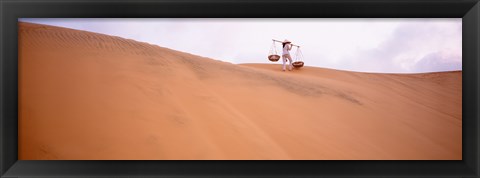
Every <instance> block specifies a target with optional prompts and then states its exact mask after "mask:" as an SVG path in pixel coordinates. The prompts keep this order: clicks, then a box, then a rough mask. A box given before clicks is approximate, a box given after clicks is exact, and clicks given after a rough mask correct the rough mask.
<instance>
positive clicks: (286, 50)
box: [282, 44, 292, 55]
mask: <svg viewBox="0 0 480 178" xmlns="http://www.w3.org/2000/svg"><path fill="white" fill-rule="evenodd" d="M291 49H292V46H291V44H286V45H285V47H283V53H282V55H285V54H290V52H288V51H290V50H291Z"/></svg>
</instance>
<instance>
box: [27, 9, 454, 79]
mask: <svg viewBox="0 0 480 178" xmlns="http://www.w3.org/2000/svg"><path fill="white" fill-rule="evenodd" d="M19 21H22V22H32V23H39V24H46V25H53V26H61V27H67V28H72V29H78V30H85V31H90V32H96V33H102V34H107V35H113V36H119V37H123V38H128V39H133V40H136V41H142V42H147V43H150V44H153V45H158V46H162V47H166V48H170V49H174V50H178V51H183V52H188V53H191V54H196V55H200V56H204V57H209V58H213V59H217V60H222V61H225V62H230V63H234V64H239V63H274V62H271V61H269V60H268V58H267V56H268V55H269V53H270V48H271V47H272V43H273V41H272V39H276V40H281V41H283V40H285V39H288V40H289V41H292V43H293V44H297V45H300V51H301V53H302V54H303V58H301V60H303V61H304V62H305V65H306V66H315V67H323V68H332V69H339V70H348V71H358V72H375V73H424V72H438V71H453V70H462V19H461V18H431V19H428V18H408V19H406V18H405V19H392V18H354V19H345V18H305V19H297V18H283V19H281V18H275V19H258V18H251V19H233V18H229V19H222V18H215V19H201V18H193V19H188V18H170V19H169V18H148V19H138V18H132V19H129V18H126V19H100V18H87V19H85V18H22V19H19ZM276 48H277V51H278V52H279V53H281V44H280V43H277V44H276ZM296 51H297V48H296V47H294V48H293V49H292V51H291V54H292V57H293V58H294V59H295V56H296ZM280 55H281V54H280ZM276 63H277V64H278V63H281V62H280V61H278V62H276Z"/></svg>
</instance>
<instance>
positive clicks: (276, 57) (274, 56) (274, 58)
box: [268, 54, 280, 62]
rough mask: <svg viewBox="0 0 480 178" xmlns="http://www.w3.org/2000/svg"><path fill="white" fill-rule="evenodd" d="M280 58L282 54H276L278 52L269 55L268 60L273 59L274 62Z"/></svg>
mask: <svg viewBox="0 0 480 178" xmlns="http://www.w3.org/2000/svg"><path fill="white" fill-rule="evenodd" d="M279 59H280V56H279V55H276V54H272V55H269V56H268V60H270V61H272V62H276V61H278V60H279Z"/></svg>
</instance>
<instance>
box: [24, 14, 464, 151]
mask: <svg viewBox="0 0 480 178" xmlns="http://www.w3.org/2000/svg"><path fill="white" fill-rule="evenodd" d="M259 60H266V59H263V58H262V59H259ZM307 65H308V63H307ZM280 68H281V67H280V65H278V64H241V65H234V64H230V63H226V62H221V61H218V60H214V59H209V58H204V57H200V56H196V55H192V54H187V53H182V52H179V51H175V50H171V49H167V48H163V47H159V46H155V45H150V44H147V43H142V42H137V41H133V40H128V39H123V38H120V37H113V36H107V35H102V34H96V33H91V32H85V31H78V30H72V29H66V28H59V27H52V26H45V25H37V24H30V23H22V22H21V23H19V159H21V160H32V159H33V160H34V159H60V160H83V159H93V160H103V159H109V160H110V159H111V160H113V159H121V160H125V159H138V160H143V159H155V160H158V159H160V160H163V159H180V160H184V159H234V160H237V159H282V160H283V159H302V160H303V159H321V160H332V159H336V160H345V159H347V160H365V159H367V160H369V159H373V160H378V159H387V160H412V159H413V160H422V159H435V160H445V159H455V160H460V159H462V152H461V150H462V147H461V145H462V135H461V132H462V130H461V128H462V112H461V111H462V93H461V91H462V83H461V81H462V72H461V71H456V72H439V73H427V74H372V73H359V72H349V71H340V70H333V69H325V68H316V67H308V66H307V67H304V68H302V69H300V70H295V71H293V72H282V71H280V70H279V69H280Z"/></svg>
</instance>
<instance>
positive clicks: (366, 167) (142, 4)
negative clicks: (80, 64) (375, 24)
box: [0, 0, 480, 177]
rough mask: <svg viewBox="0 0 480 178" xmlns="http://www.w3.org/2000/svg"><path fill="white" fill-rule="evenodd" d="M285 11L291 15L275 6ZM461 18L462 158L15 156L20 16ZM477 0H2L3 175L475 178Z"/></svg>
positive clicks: (0, 135) (478, 164) (0, 92)
mask: <svg viewBox="0 0 480 178" xmlns="http://www.w3.org/2000/svg"><path fill="white" fill-rule="evenodd" d="M287 9H288V10H289V11H290V13H282V14H280V13H279V12H280V11H284V10H287ZM32 17H33V18H35V17H37V18H46V17H49V18H54V17H63V18H67V17H68V18H89V17H91V18H93V17H101V18H127V17H128V18H140V17H142V18H151V17H157V18H159V17H164V18H187V17H188V18H218V17H221V18H462V22H463V25H462V46H463V49H462V53H463V63H462V65H463V66H462V71H463V73H462V74H463V76H462V83H463V87H462V94H463V98H462V106H463V110H462V117H463V118H462V120H463V121H462V126H463V130H462V134H463V141H462V142H463V146H462V153H463V160H462V161H26V160H18V157H17V149H18V145H17V144H18V141H17V137H18V132H17V129H18V127H17V126H18V123H17V117H18V113H17V112H18V100H17V96H18V91H17V90H18V63H17V62H18V61H17V60H18V58H17V55H18V54H17V51H18V41H17V37H18V31H17V30H18V26H17V20H18V18H32ZM479 24H480V3H479V0H418V1H415V0H337V1H334V0H299V1H294V0H288V1H280V0H259V1H254V0H203V1H201V2H200V1H193V0H177V1H174V0H163V1H162V0H157V1H156V0H141V1H134V0H123V1H122V0H99V1H94V0H63V1H60V0H39V1H33V0H17V1H14V0H0V41H1V42H0V49H1V50H0V57H1V60H0V68H1V69H0V101H1V102H0V117H1V118H0V177H53V176H61V177H67V176H68V177H73V176H75V177H79V176H84V177H105V176H128V177H131V176H139V177H140V176H157V177H173V176H174V177H191V176H195V177H203V176H208V177H212V176H215V177H245V176H253V177H259V176H262V177H273V176H281V177H320V176H322V177H341V176H349V177H351V176H359V177H360V176H368V177H380V176H382V177H383V176H392V177H393V176H395V177H410V176H416V177H418V176H420V177H428V176H433V177H478V176H480V174H479V170H480V162H479V160H480V159H479V147H480V144H479V143H480V141H479V138H480V137H479V128H480V124H479V123H480V122H479V112H480V111H479V110H480V109H479V107H478V102H479V101H480V97H479V86H480V83H479V74H480V73H479V71H478V70H479V68H480V65H479V59H480V52H479V49H480V46H479V43H480V36H479V34H480V25H479Z"/></svg>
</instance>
